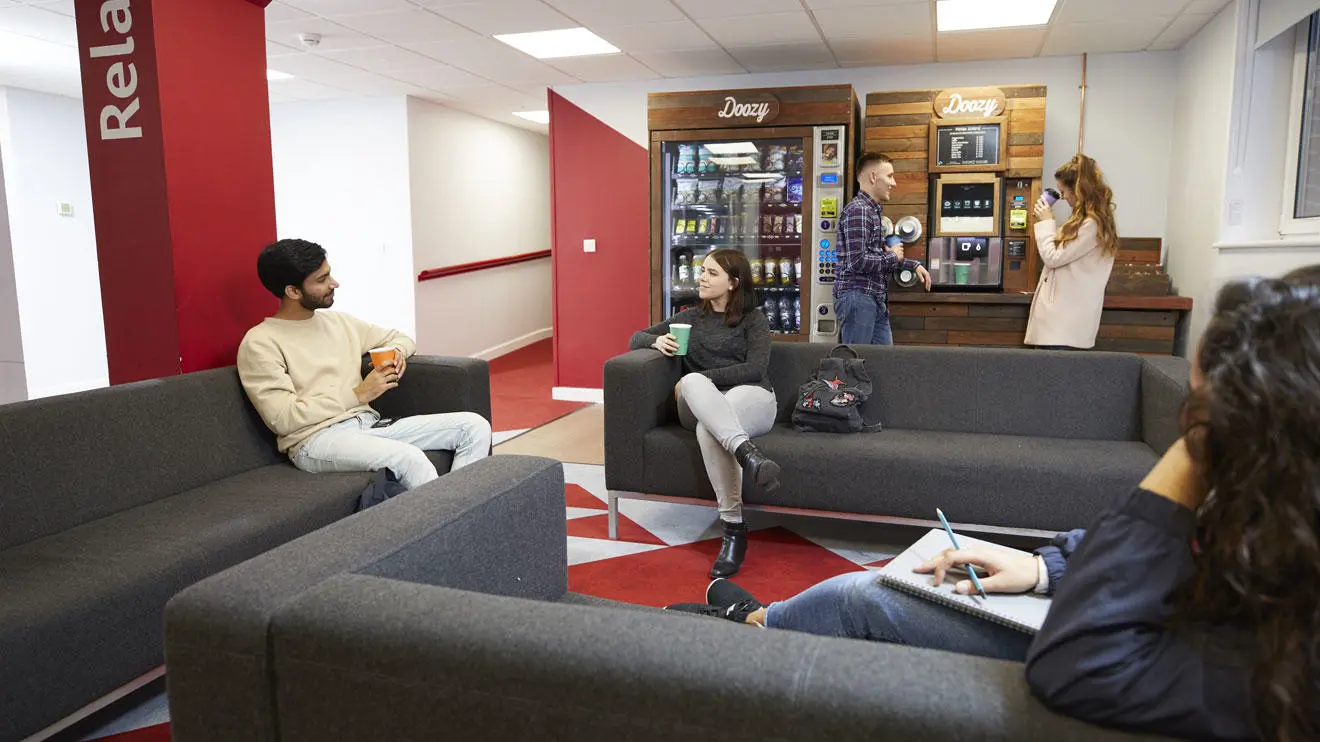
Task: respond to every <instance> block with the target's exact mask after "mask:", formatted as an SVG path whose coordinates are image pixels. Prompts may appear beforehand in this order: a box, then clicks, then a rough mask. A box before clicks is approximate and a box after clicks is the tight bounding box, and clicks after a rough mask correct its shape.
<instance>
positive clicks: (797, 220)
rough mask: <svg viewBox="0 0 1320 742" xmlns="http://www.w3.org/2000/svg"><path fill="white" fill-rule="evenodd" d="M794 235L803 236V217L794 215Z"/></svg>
mask: <svg viewBox="0 0 1320 742" xmlns="http://www.w3.org/2000/svg"><path fill="white" fill-rule="evenodd" d="M793 234H802V215H801V214H794V215H793Z"/></svg>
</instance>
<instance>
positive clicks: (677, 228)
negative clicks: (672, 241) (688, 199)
mask: <svg viewBox="0 0 1320 742" xmlns="http://www.w3.org/2000/svg"><path fill="white" fill-rule="evenodd" d="M686 229H687V220H686V219H679V220H677V221H675V222H674V234H683V231H684V230H686Z"/></svg>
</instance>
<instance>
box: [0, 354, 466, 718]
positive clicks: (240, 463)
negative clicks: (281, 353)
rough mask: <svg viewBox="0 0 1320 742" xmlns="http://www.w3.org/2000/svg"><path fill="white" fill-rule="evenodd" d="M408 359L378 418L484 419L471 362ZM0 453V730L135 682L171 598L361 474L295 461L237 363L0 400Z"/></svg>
mask: <svg viewBox="0 0 1320 742" xmlns="http://www.w3.org/2000/svg"><path fill="white" fill-rule="evenodd" d="M408 371H409V372H408V376H407V378H406V379H405V381H404V383H403V385H401V386H400V387H399V388H398V389H396V390H394V391H392V392H390V393H389V394H387V395H386V396H385V397H382V398H381V399H380V400H378V404H377V408H378V409H380V410H381V412H382V413H383V414H386V415H391V416H403V415H406V414H421V413H430V412H450V411H461V410H468V411H474V412H477V413H480V414H482V415H484V416H486V417H487V418H489V416H490V380H489V373H488V371H487V368H486V364H485V362H484V361H478V360H474V359H467V358H426V357H417V358H414V359H413V360H412V361H411V362H410V364H409V367H408ZM0 451H4V455H3V458H2V459H0V740H2V741H8V740H16V739H22V738H24V737H26V736H28V735H30V734H34V733H36V732H38V731H40V730H43V729H45V728H47V727H48V726H50V725H52V724H55V723H57V722H60V721H61V720H62V719H65V720H67V717H70V715H73V714H75V713H76V712H78V711H79V710H80V709H82V708H83V707H84V706H86V705H87V704H89V703H91V702H93V701H96V700H97V699H98V698H101V697H102V696H105V695H107V694H109V693H111V692H113V691H116V690H117V689H121V688H124V687H125V686H129V685H131V684H133V683H134V682H135V681H137V682H142V680H143V679H144V678H146V677H149V676H150V674H151V673H152V672H153V670H154V669H155V668H159V667H160V665H161V664H162V662H163V648H162V630H161V615H162V611H163V610H164V607H165V602H166V601H167V600H168V599H169V598H170V596H172V595H174V594H175V593H176V592H178V591H179V590H181V589H183V588H184V587H187V586H188V585H191V584H192V583H194V582H197V581H198V580H200V579H202V578H204V577H206V576H208V575H211V574H214V573H216V572H218V571H220V570H222V569H225V568H226V567H229V566H232V565H234V564H237V563H239V562H241V561H243V560H245V559H248V558H250V557H252V556H255V555H257V554H260V553H261V552H263V551H266V550H268V549H270V548H272V547H275V546H278V545H280V544H282V543H285V542H286V541H289V540H290V539H293V538H296V537H298V536H301V535H303V534H305V533H308V532H311V531H314V530H316V529H318V528H320V527H322V526H324V525H326V524H329V523H332V522H334V521H336V520H339V519H341V518H343V517H345V516H347V515H349V514H351V513H352V512H353V509H354V505H355V504H356V500H357V498H358V495H359V494H360V493H361V491H362V489H363V488H364V487H365V486H366V484H367V482H368V480H369V476H368V475H366V474H321V475H310V474H304V473H303V472H300V471H298V470H297V469H295V468H294V467H293V466H292V465H291V464H290V463H289V462H288V460H287V458H285V457H283V456H281V455H279V454H278V453H277V452H276V450H275V442H274V438H273V436H272V435H271V434H270V433H269V431H268V430H267V429H266V427H265V426H264V425H263V424H262V422H261V421H260V419H259V418H258V417H257V416H256V413H255V412H254V411H253V409H252V407H251V405H250V404H249V403H248V401H247V398H246V396H245V395H244V393H243V390H242V387H241V386H240V384H239V381H238V375H237V373H236V371H235V370H234V369H233V368H225V369H217V370H213V371H205V372H201V373H193V374H185V375H182V376H176V377H171V378H166V379H161V380H156V381H146V382H141V383H136V384H127V385H123V386H117V387H111V388H108V389H100V390H96V391H90V392H85V393H81V394H73V395H68V396H63V397H53V398H49V399H41V400H35V401H31V402H22V403H17V404H11V405H5V406H0ZM431 456H432V459H433V460H434V461H435V462H436V464H437V466H438V467H439V468H440V469H441V471H448V469H449V466H450V458H451V457H450V454H449V453H448V452H434V453H433V454H432V455H431Z"/></svg>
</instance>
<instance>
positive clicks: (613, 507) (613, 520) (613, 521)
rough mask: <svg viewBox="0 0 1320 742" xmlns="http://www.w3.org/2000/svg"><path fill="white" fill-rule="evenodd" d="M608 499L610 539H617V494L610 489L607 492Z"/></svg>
mask: <svg viewBox="0 0 1320 742" xmlns="http://www.w3.org/2000/svg"><path fill="white" fill-rule="evenodd" d="M609 501H610V539H611V540H613V541H618V540H619V496H618V495H616V494H614V492H613V491H612V490H611V491H610V493H609Z"/></svg>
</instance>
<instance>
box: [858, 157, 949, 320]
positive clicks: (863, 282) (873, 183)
mask: <svg viewBox="0 0 1320 742" xmlns="http://www.w3.org/2000/svg"><path fill="white" fill-rule="evenodd" d="M857 184H858V185H859V186H860V188H859V189H858V191H857V196H856V197H854V198H853V200H852V201H851V202H850V203H849V204H848V205H847V206H845V207H844V208H843V214H841V215H840V216H839V263H838V265H837V266H836V267H835V274H836V276H837V277H836V278H835V280H834V314H835V315H836V316H838V318H839V336H840V337H839V339H840V340H841V341H842V342H844V343H848V344H871V345H893V344H894V334H893V332H892V331H891V330H890V328H889V285H888V281H889V276H890V275H892V274H893V272H894V271H896V270H898V269H899V268H900V267H907V268H912V269H914V270H915V271H916V272H917V275H918V276H919V277H920V278H921V280H922V282H923V283H925V284H926V290H927V291H930V274H929V273H927V272H926V269H925V267H923V266H922V265H921V264H920V263H918V262H917V261H915V260H904V258H903V246H902V245H895V246H894V247H893V248H887V247H885V244H884V238H883V237H882V236H881V229H880V214H881V211H882V209H881V206H880V204H881V203H882V202H884V201H888V200H889V196H890V194H892V193H893V191H894V188H895V187H896V186H897V185H898V183H897V181H895V180H894V163H893V161H892V160H890V159H889V157H888V156H887V155H882V154H880V153H878V152H867V153H866V154H864V155H862V157H861V159H859V160H858V161H857Z"/></svg>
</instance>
